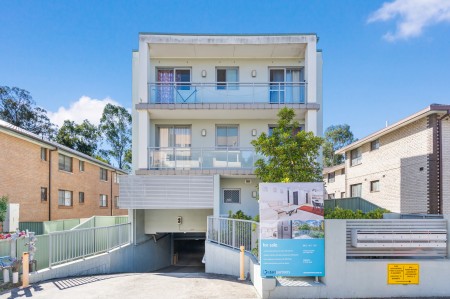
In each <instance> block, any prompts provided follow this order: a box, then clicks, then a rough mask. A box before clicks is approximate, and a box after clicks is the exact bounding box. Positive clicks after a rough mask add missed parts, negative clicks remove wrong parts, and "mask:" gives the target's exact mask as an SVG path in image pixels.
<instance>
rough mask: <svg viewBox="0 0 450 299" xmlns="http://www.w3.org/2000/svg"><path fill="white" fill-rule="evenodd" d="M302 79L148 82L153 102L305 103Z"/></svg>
mask: <svg viewBox="0 0 450 299" xmlns="http://www.w3.org/2000/svg"><path fill="white" fill-rule="evenodd" d="M306 86H307V83H306V82H305V81H303V82H262V83H242V82H208V83H202V82H154V83H148V94H149V103H151V104H189V103H191V104H192V103H196V104H207V103H224V104H232V103H247V104H257V103H259V104H264V103H268V104H287V103H295V104H305V103H306V102H307V95H306V90H307V89H306Z"/></svg>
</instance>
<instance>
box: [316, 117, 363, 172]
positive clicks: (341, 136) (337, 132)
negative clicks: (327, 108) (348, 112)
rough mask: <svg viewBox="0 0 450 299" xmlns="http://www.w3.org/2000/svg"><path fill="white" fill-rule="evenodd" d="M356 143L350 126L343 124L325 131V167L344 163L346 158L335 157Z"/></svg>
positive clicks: (341, 156)
mask: <svg viewBox="0 0 450 299" xmlns="http://www.w3.org/2000/svg"><path fill="white" fill-rule="evenodd" d="M355 141H356V140H355V139H354V137H353V133H352V132H351V131H350V126H349V125H347V124H343V125H335V126H330V127H328V128H327V129H326V130H325V143H324V146H323V165H324V166H326V167H330V166H334V165H339V164H342V163H344V156H343V155H335V152H336V151H337V150H338V149H340V148H343V147H344V146H346V145H349V144H350V143H352V142H355Z"/></svg>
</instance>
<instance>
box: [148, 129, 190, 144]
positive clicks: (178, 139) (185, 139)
mask: <svg viewBox="0 0 450 299" xmlns="http://www.w3.org/2000/svg"><path fill="white" fill-rule="evenodd" d="M191 135H192V129H191V126H158V127H157V136H156V146H158V147H191Z"/></svg>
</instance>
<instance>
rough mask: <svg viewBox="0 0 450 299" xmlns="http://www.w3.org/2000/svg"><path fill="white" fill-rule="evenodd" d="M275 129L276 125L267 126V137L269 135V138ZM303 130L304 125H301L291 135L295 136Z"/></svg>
mask: <svg viewBox="0 0 450 299" xmlns="http://www.w3.org/2000/svg"><path fill="white" fill-rule="evenodd" d="M276 127H277V126H276V125H269V132H268V135H269V136H272V134H273V130H274V129H275V128H276ZM304 130H305V126H304V125H301V126H299V127H298V128H296V129H295V130H293V131H292V135H293V136H295V135H297V133H298V132H300V131H304Z"/></svg>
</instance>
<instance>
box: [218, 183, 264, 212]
mask: <svg viewBox="0 0 450 299" xmlns="http://www.w3.org/2000/svg"><path fill="white" fill-rule="evenodd" d="M245 181H246V179H244V178H235V179H234V178H222V179H221V180H220V215H221V216H228V213H229V211H231V212H232V214H234V213H236V212H237V211H239V210H241V211H242V212H244V213H245V215H248V216H252V217H255V216H256V215H258V214H259V204H258V199H257V198H253V197H252V192H254V191H258V184H259V180H258V179H250V181H251V182H250V183H246V182H245ZM223 189H240V191H241V202H240V203H225V202H224V198H223Z"/></svg>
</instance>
